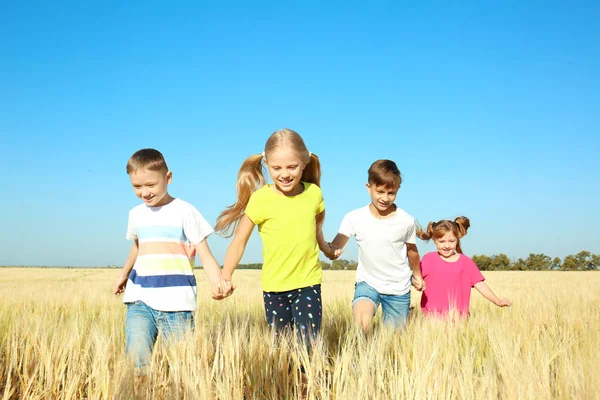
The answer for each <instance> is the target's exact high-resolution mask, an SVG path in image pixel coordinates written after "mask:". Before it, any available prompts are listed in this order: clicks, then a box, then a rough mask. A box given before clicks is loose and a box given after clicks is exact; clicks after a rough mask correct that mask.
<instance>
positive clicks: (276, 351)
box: [0, 268, 600, 400]
mask: <svg viewBox="0 0 600 400" xmlns="http://www.w3.org/2000/svg"><path fill="white" fill-rule="evenodd" d="M0 274H1V276H2V278H0V398H1V399H14V398H26V399H38V398H39V399H55V398H60V399H82V398H89V399H112V398H116V399H127V398H133V397H134V378H133V373H132V370H131V365H130V364H128V363H127V362H126V360H125V358H124V347H125V333H124V320H125V307H124V306H123V305H122V304H121V303H120V298H118V297H116V296H114V295H112V294H111V293H110V289H111V286H112V283H113V280H114V278H116V276H117V275H118V274H119V271H118V270H103V269H34V268H24V269H17V268H2V269H0ZM259 274H260V272H259V271H243V270H241V271H238V272H236V275H235V277H234V280H235V282H236V283H237V284H238V290H237V291H236V293H235V294H234V295H233V296H232V297H231V298H229V299H227V300H225V301H223V302H216V301H214V300H211V299H210V296H209V295H208V291H207V288H208V285H207V282H206V279H205V275H204V273H203V272H202V271H198V272H197V277H198V282H199V296H198V311H197V313H196V330H195V333H194V334H193V336H190V337H188V338H186V340H184V341H182V342H180V343H178V344H177V345H175V346H170V347H168V346H163V347H157V351H156V352H155V354H154V359H153V363H154V364H153V371H152V373H151V375H150V376H149V377H148V381H147V382H146V384H145V385H142V386H141V387H138V388H137V390H138V392H137V393H138V394H139V396H138V397H139V398H151V399H162V398H165V399H214V398H220V399H241V398H249V399H252V398H256V399H285V398H293V397H294V396H295V393H296V390H297V386H298V383H297V379H296V375H295V374H293V373H292V374H290V373H289V372H288V371H289V370H290V369H293V367H297V366H298V365H299V363H300V362H301V359H302V358H303V357H304V356H305V354H302V353H298V352H295V351H292V350H290V348H289V347H290V346H292V347H293V344H290V343H289V342H286V343H283V344H281V343H279V344H277V343H276V342H274V341H273V338H272V336H271V334H270V332H269V331H268V330H267V329H266V323H265V322H264V310H263V305H262V293H261V291H260V283H259ZM484 275H485V276H486V277H487V282H488V284H489V285H490V287H492V289H493V290H494V291H495V292H496V293H497V294H499V295H500V296H504V297H508V298H509V299H511V300H512V301H513V303H514V305H513V306H512V307H511V308H504V309H500V308H497V307H495V306H493V305H491V304H490V303H488V302H487V301H486V300H485V299H483V297H482V296H481V295H479V293H477V292H476V291H474V293H473V299H472V305H471V318H470V320H469V321H468V323H467V324H454V325H452V324H446V323H444V322H441V321H431V320H425V319H423V318H422V315H421V314H420V311H419V310H418V307H417V308H416V309H415V310H414V311H413V313H412V316H411V320H410V324H409V327H408V328H407V330H406V331H405V332H404V333H402V334H398V333H393V332H388V331H386V330H383V329H379V328H377V329H376V331H375V334H374V335H373V336H372V337H371V338H369V339H367V340H365V339H364V338H362V336H360V335H357V334H356V333H355V331H354V330H353V328H352V316H351V309H350V301H351V298H352V292H353V282H354V272H346V271H325V273H324V282H323V302H324V318H323V330H322V333H323V335H322V343H320V347H318V348H317V350H316V351H315V353H314V355H313V357H312V358H311V360H310V361H306V360H305V362H304V364H305V365H306V366H307V370H308V373H309V375H310V377H311V380H310V382H309V387H308V390H309V397H310V398H323V399H343V400H346V399H400V398H408V399H414V398H416V399H421V398H431V399H454V398H456V399H472V398H477V399H498V398H500V399H549V398H557V399H594V398H600V356H599V353H600V351H599V350H600V273H597V272H495V273H493V272H485V273H484ZM419 299H420V294H418V293H416V292H413V298H412V303H413V305H418V302H419Z"/></svg>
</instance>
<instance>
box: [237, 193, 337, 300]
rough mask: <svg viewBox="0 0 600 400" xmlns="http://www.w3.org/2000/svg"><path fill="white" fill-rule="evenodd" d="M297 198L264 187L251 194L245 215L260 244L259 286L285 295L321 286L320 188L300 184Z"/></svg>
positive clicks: (322, 206)
mask: <svg viewBox="0 0 600 400" xmlns="http://www.w3.org/2000/svg"><path fill="white" fill-rule="evenodd" d="M302 183H303V184H304V191H303V192H302V193H300V194H299V195H297V196H284V195H281V194H279V193H276V192H275V191H274V190H273V188H271V185H265V186H263V187H262V188H260V189H258V190H257V191H256V192H254V193H252V195H251V196H250V200H249V201H248V206H246V215H247V216H248V218H250V219H251V220H252V222H254V224H255V225H258V233H259V234H260V237H261V238H262V242H263V267H262V287H263V290H264V291H265V292H284V291H287V290H293V289H298V288H302V287H306V286H311V285H317V284H320V283H321V279H322V269H321V262H320V261H319V245H318V244H317V234H316V229H317V223H316V219H315V218H316V216H317V214H320V213H321V212H322V211H323V210H325V203H324V202H323V195H322V194H321V189H320V188H319V187H318V186H317V185H314V184H312V183H307V182H302Z"/></svg>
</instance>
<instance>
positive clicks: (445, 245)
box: [433, 231, 458, 258]
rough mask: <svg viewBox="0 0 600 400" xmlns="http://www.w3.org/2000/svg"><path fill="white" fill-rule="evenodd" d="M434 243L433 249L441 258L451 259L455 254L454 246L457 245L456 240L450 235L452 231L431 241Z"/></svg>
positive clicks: (452, 234)
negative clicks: (434, 248)
mask: <svg viewBox="0 0 600 400" xmlns="http://www.w3.org/2000/svg"><path fill="white" fill-rule="evenodd" d="M433 242H434V243H435V247H436V249H437V251H438V254H439V255H440V257H442V258H453V257H454V255H455V254H456V246H457V244H458V239H457V238H456V236H455V235H454V233H452V231H449V232H447V233H446V234H445V235H444V236H442V237H440V238H437V239H433Z"/></svg>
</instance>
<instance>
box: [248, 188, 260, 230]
mask: <svg viewBox="0 0 600 400" xmlns="http://www.w3.org/2000/svg"><path fill="white" fill-rule="evenodd" d="M259 190H260V189H259ZM259 190H257V191H255V192H254V193H252V194H251V195H250V200H248V205H247V206H246V210H245V211H244V213H245V214H246V215H247V216H248V218H250V220H251V221H252V222H254V225H258V224H260V223H262V222H264V221H265V217H264V211H263V210H264V208H263V205H262V204H261V202H260V198H259V197H260V192H259Z"/></svg>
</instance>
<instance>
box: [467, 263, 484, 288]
mask: <svg viewBox="0 0 600 400" xmlns="http://www.w3.org/2000/svg"><path fill="white" fill-rule="evenodd" d="M467 260H468V261H467V272H468V275H467V276H468V277H469V282H470V284H471V287H473V286H475V284H476V283H479V282H483V281H484V280H485V277H484V276H483V274H482V273H481V271H480V270H479V268H478V267H477V264H475V262H474V261H473V260H471V259H470V258H467Z"/></svg>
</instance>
